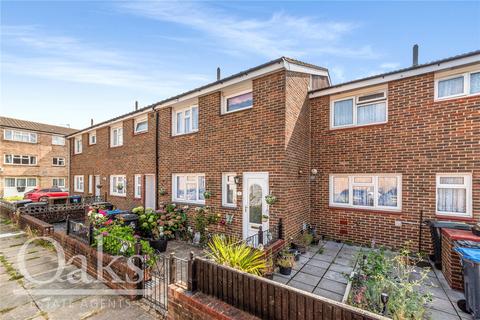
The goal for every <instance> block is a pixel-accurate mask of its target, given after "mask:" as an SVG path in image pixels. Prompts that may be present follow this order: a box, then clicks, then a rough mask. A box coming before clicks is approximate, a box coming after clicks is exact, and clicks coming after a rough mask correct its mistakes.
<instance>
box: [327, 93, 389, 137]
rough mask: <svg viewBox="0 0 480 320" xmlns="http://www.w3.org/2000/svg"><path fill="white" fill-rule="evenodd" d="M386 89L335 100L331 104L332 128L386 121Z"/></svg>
mask: <svg viewBox="0 0 480 320" xmlns="http://www.w3.org/2000/svg"><path fill="white" fill-rule="evenodd" d="M387 121H388V106H387V93H386V91H377V92H372V93H368V94H364V95H359V96H352V97H348V98H342V99H338V100H333V101H332V103H331V105H330V128H332V129H336V128H346V127H356V126H365V125H371V124H379V123H386V122H387Z"/></svg>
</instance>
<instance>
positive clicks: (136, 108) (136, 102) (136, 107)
mask: <svg viewBox="0 0 480 320" xmlns="http://www.w3.org/2000/svg"><path fill="white" fill-rule="evenodd" d="M137 110H138V101H136V100H135V111H137Z"/></svg>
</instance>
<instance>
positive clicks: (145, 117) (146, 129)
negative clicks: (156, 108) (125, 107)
mask: <svg viewBox="0 0 480 320" xmlns="http://www.w3.org/2000/svg"><path fill="white" fill-rule="evenodd" d="M141 122H145V123H146V124H147V127H146V128H145V129H144V130H137V124H139V123H141ZM144 132H148V115H145V116H141V117H137V118H135V119H134V120H133V133H144Z"/></svg>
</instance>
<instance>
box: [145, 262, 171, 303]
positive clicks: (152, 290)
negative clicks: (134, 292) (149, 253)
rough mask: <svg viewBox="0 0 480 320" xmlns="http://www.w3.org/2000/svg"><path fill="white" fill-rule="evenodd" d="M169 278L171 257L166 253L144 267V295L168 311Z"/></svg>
mask: <svg viewBox="0 0 480 320" xmlns="http://www.w3.org/2000/svg"><path fill="white" fill-rule="evenodd" d="M169 279H170V277H169V259H168V258H167V257H166V256H164V255H158V256H157V258H156V259H155V262H154V263H153V265H152V266H150V267H144V269H143V280H144V281H143V297H144V298H145V299H146V300H147V301H149V302H150V303H152V304H153V305H154V307H155V308H156V309H157V310H159V311H161V312H165V311H167V306H168V284H169Z"/></svg>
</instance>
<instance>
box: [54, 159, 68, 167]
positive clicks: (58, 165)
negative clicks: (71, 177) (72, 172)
mask: <svg viewBox="0 0 480 320" xmlns="http://www.w3.org/2000/svg"><path fill="white" fill-rule="evenodd" d="M55 159H57V164H55ZM60 160H61V161H63V164H58V163H59V162H60ZM52 166H54V167H65V158H64V157H53V158H52Z"/></svg>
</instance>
